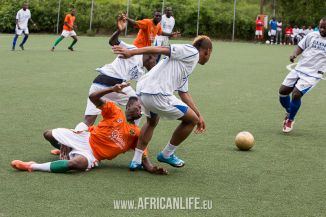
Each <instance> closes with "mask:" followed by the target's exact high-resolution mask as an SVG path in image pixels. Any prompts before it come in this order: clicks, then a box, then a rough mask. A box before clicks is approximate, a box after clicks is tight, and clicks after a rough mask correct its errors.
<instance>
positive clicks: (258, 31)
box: [255, 16, 264, 41]
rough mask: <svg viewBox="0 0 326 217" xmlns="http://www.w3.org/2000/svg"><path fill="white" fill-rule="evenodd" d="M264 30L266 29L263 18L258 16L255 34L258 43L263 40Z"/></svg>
mask: <svg viewBox="0 0 326 217" xmlns="http://www.w3.org/2000/svg"><path fill="white" fill-rule="evenodd" d="M263 29H264V23H263V21H262V20H261V18H260V17H259V16H258V17H257V19H256V32H255V39H256V40H257V41H261V40H263Z"/></svg>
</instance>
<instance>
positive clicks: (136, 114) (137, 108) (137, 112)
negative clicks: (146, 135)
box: [126, 101, 142, 120]
mask: <svg viewBox="0 0 326 217" xmlns="http://www.w3.org/2000/svg"><path fill="white" fill-rule="evenodd" d="M141 115H142V114H141V105H140V102H139V101H134V102H133V103H131V104H130V105H128V106H127V108H126V116H127V119H129V120H137V119H139V118H141Z"/></svg>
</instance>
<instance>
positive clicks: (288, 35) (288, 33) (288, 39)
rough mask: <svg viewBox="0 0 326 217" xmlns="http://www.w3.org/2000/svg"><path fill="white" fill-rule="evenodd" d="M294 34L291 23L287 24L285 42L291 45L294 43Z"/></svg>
mask: <svg viewBox="0 0 326 217" xmlns="http://www.w3.org/2000/svg"><path fill="white" fill-rule="evenodd" d="M292 35H293V29H292V27H291V25H287V26H286V28H285V44H288V45H291V44H292V42H293V41H292Z"/></svg>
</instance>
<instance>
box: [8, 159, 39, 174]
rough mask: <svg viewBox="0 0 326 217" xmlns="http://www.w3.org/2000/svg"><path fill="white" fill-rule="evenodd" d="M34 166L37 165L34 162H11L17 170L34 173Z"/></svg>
mask: <svg viewBox="0 0 326 217" xmlns="http://www.w3.org/2000/svg"><path fill="white" fill-rule="evenodd" d="M32 164H35V162H34V161H30V162H23V161H21V160H13V161H11V166H12V167H13V168H14V169H16V170H22V171H28V172H32V171H33V169H32Z"/></svg>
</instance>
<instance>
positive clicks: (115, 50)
mask: <svg viewBox="0 0 326 217" xmlns="http://www.w3.org/2000/svg"><path fill="white" fill-rule="evenodd" d="M112 50H113V53H115V54H119V58H122V59H128V58H129V57H131V56H132V55H131V53H130V51H129V50H128V49H126V48H123V47H120V46H118V45H114V46H113V47H112Z"/></svg>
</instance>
